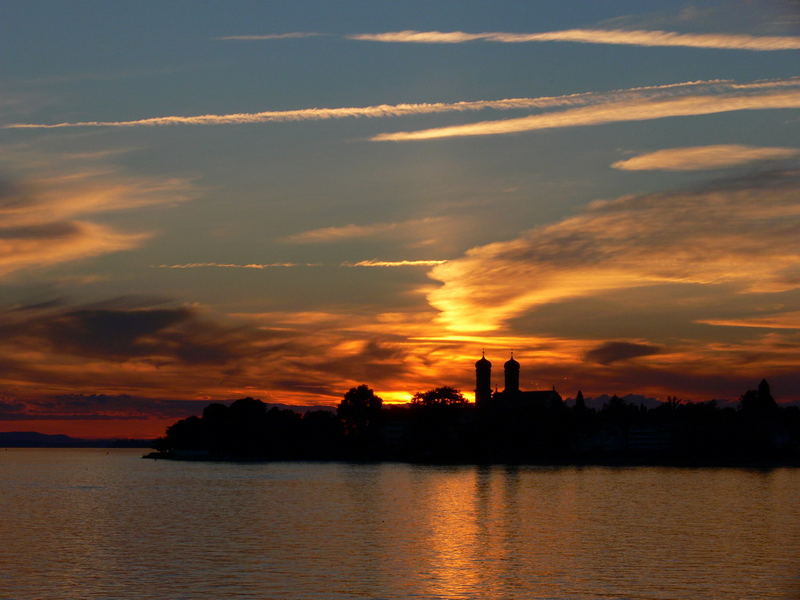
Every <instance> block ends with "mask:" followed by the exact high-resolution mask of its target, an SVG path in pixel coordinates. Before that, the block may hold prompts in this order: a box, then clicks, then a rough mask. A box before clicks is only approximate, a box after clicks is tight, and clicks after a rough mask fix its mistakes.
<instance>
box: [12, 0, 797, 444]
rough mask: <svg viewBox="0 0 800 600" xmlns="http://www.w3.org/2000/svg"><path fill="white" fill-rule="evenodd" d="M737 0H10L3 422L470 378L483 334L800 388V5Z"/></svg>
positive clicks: (68, 425) (577, 369)
mask: <svg viewBox="0 0 800 600" xmlns="http://www.w3.org/2000/svg"><path fill="white" fill-rule="evenodd" d="M733 3H734V4H736V7H735V8H736V9H735V10H731V3H730V2H725V3H704V4H703V5H702V6H698V5H694V4H691V3H688V2H672V1H665V2H658V3H644V4H643V3H641V2H633V1H630V2H627V1H623V2H618V3H613V4H612V3H596V2H577V3H574V4H570V6H569V7H564V6H563V5H562V3H559V2H555V1H543V2H539V3H536V7H535V10H534V8H533V7H532V6H531V5H530V4H528V3H520V2H510V1H509V2H503V1H500V2H480V1H473V0H470V1H468V2H459V3H456V2H450V1H449V0H448V1H443V2H440V3H436V4H434V5H432V4H430V3H423V2H421V1H419V2H418V1H411V2H408V3H402V5H401V3H394V2H389V1H388V0H387V1H378V2H374V3H370V4H369V5H368V6H365V5H364V4H363V3H359V2H351V1H350V0H343V1H342V2H341V3H337V6H336V7H333V6H330V5H329V4H330V3H325V2H322V1H321V0H316V1H311V0H300V1H298V2H296V3H291V6H289V3H286V4H285V5H277V6H276V5H266V4H262V3H250V2H234V3H232V4H231V5H230V6H228V5H226V7H223V6H222V5H209V6H202V7H200V6H198V5H193V9H192V11H188V12H187V11H186V10H185V5H184V4H183V3H181V2H166V3H159V4H158V5H156V4H148V3H145V4H144V5H141V6H133V5H130V6H108V5H106V4H104V3H101V2H88V3H83V4H81V5H80V6H77V5H75V6H65V5H63V4H62V3H57V2H47V1H42V2H37V3H36V4H37V5H38V9H37V10H36V11H33V10H30V3H28V2H21V1H12V2H8V3H5V4H4V6H3V7H2V8H0V28H2V35H0V46H2V51H3V52H4V55H6V56H14V57H15V60H14V61H6V62H5V63H4V64H3V65H2V66H0V82H2V88H0V89H2V92H0V334H1V335H0V359H2V363H3V365H4V366H3V368H2V369H0V430H2V431H11V430H38V431H43V432H48V433H72V434H75V435H84V436H95V437H97V436H102V435H127V436H144V435H148V436H150V435H153V436H154V435H158V434H160V433H161V432H162V431H163V427H164V426H165V425H166V424H168V423H170V422H172V421H174V420H175V419H176V418H179V417H183V416H186V415H188V414H196V413H197V412H198V411H199V409H200V408H201V407H202V405H203V404H204V403H206V402H208V401H212V400H229V399H234V398H238V397H242V396H248V395H249V396H255V397H260V398H263V399H265V400H268V401H273V402H281V403H285V404H328V405H331V404H335V403H337V402H338V400H339V398H340V397H341V395H342V394H343V392H344V391H346V390H347V389H348V388H349V387H351V386H353V385H358V384H360V383H367V384H369V385H370V386H371V387H373V388H375V389H376V390H377V391H378V392H379V394H381V395H382V396H383V397H384V398H385V399H386V400H387V401H393V402H399V401H403V400H404V399H407V398H408V397H409V396H410V394H412V393H413V392H415V391H420V390H425V389H429V388H431V387H434V386H437V385H453V386H456V387H459V388H461V389H462V390H464V391H465V392H467V393H468V395H471V392H472V388H473V386H474V381H473V363H474V360H476V359H477V358H478V357H479V356H480V352H481V349H482V348H486V351H487V356H488V357H489V358H490V359H491V360H492V361H493V362H494V365H495V373H494V382H495V383H496V384H497V385H502V372H501V371H502V363H503V361H504V360H506V358H507V356H508V354H509V352H510V351H512V350H513V351H514V355H515V357H517V358H518V360H520V362H521V363H522V381H521V383H522V386H523V388H525V389H536V388H547V389H549V388H550V387H551V386H553V385H555V386H556V387H557V388H558V389H559V391H561V392H562V394H563V395H564V396H565V397H567V396H573V395H574V394H575V393H576V392H577V391H578V389H582V390H583V392H584V394H585V395H587V396H597V395H601V394H604V393H608V394H613V393H617V394H621V395H624V394H628V393H633V394H642V395H646V396H651V397H657V398H663V397H665V396H667V395H677V396H679V397H681V398H684V399H687V400H708V399H712V398H721V399H731V400H735V399H736V398H737V397H738V396H739V395H740V394H741V393H743V392H744V391H745V390H746V389H748V388H749V387H753V386H754V385H755V384H756V383H757V382H758V380H759V379H760V378H762V377H767V378H768V379H769V380H770V382H771V384H772V387H773V391H774V393H775V395H776V396H777V397H778V399H780V400H785V401H798V400H800V376H798V373H800V322H798V314H800V268H799V267H798V265H800V241H798V240H800V200H798V198H800V143H798V140H800V110H798V108H800V72H799V71H798V68H797V65H798V53H799V52H800V50H799V49H800V8H798V6H797V4H796V3H792V2H784V1H779V0H775V1H774V2H764V3H759V5H758V6H754V5H753V4H751V3H748V2H744V1H742V2H739V1H738V0H734V1H733ZM456 6H458V10H455V7H456ZM423 7H424V8H425V10H422V8H423ZM156 10H158V12H159V15H160V17H161V18H159V19H157V20H154V19H153V18H152V16H153V13H154V11H156ZM178 17H180V18H178ZM55 22H58V23H60V24H61V26H59V28H58V30H57V31H54V30H53V29H52V23H55ZM617 348H624V349H625V352H624V353H621V354H619V355H618V356H617V355H615V349H617ZM598 357H601V358H602V360H600V358H598ZM198 407H200V408H198Z"/></svg>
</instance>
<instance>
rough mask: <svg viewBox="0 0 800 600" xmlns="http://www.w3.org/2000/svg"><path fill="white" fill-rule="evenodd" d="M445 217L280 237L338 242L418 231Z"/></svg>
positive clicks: (291, 240)
mask: <svg viewBox="0 0 800 600" xmlns="http://www.w3.org/2000/svg"><path fill="white" fill-rule="evenodd" d="M443 220H444V219H443V217H426V218H423V219H411V220H408V221H396V222H381V223H367V224H365V225H356V224H354V223H351V224H349V225H340V226H333V227H320V228H319V229H309V230H308V231H301V232H299V233H293V234H291V235H287V236H285V237H283V238H281V239H280V241H282V242H287V243H292V244H319V243H328V242H338V241H342V240H352V239H361V238H370V237H375V236H379V235H380V236H383V235H387V234H399V233H404V232H408V231H418V229H419V228H420V227H427V226H431V225H438V224H440V223H441V222H442V221H443Z"/></svg>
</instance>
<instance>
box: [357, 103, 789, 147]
mask: <svg viewBox="0 0 800 600" xmlns="http://www.w3.org/2000/svg"><path fill="white" fill-rule="evenodd" d="M782 108H800V91H790V92H779V93H767V94H725V95H699V96H687V97H682V98H671V99H666V100H663V99H649V100H644V101H612V102H607V103H605V104H600V105H597V106H587V107H581V108H573V109H567V110H562V111H556V112H550V113H545V114H539V115H531V116H528V117H520V118H517V119H503V120H495V121H481V122H478V123H470V124H467V125H454V126H450V127H437V128H433V129H421V130H417V131H398V132H393V133H381V134H379V135H376V136H374V137H372V138H371V139H372V141H378V142H386V141H393V142H399V141H411V140H432V139H441V138H454V137H467V136H479V135H503V134H510V133H520V132H523V131H534V130H539V129H553V128H560V127H580V126H588V125H602V124H605V123H620V122H626V121H645V120H649V119H663V118H666V117H686V116H696V115H709V114H715V113H723V112H731V111H737V110H767V109H782Z"/></svg>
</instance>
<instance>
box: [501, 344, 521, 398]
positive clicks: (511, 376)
mask: <svg viewBox="0 0 800 600" xmlns="http://www.w3.org/2000/svg"><path fill="white" fill-rule="evenodd" d="M503 370H504V371H505V376H506V377H505V378H506V389H505V390H503V391H504V392H506V393H507V394H508V393H511V394H516V393H518V392H519V363H518V362H517V361H515V360H514V353H513V352H512V353H511V358H510V359H509V360H507V361H506V364H505V365H503Z"/></svg>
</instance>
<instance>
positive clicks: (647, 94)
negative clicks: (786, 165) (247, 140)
mask: <svg viewBox="0 0 800 600" xmlns="http://www.w3.org/2000/svg"><path fill="white" fill-rule="evenodd" d="M799 84H800V79H788V80H777V81H773V82H769V81H767V82H758V85H759V87H766V88H769V87H780V86H782V85H799ZM733 85H735V84H734V83H733V82H731V81H730V80H724V79H711V80H702V81H684V82H677V83H668V84H663V85H652V86H640V87H633V88H627V89H619V90H612V91H609V92H578V93H574V94H565V95H560V96H540V97H531V98H505V99H500V100H464V101H459V102H422V103H404V104H378V105H373V106H360V107H340V108H301V109H293V110H272V111H261V112H251V113H229V114H208V115H191V116H185V115H169V116H162V117H148V118H145V119H135V120H130V121H74V122H63V123H49V124H48V123H13V124H10V125H5V126H4V129H62V128H71V127H160V126H169V125H241V124H249V123H271V122H290V121H323V120H329V119H352V118H390V117H404V116H410V115H426V114H437V113H459V112H461V113H463V112H475V111H481V110H520V109H548V108H559V107H564V106H585V105H590V104H598V103H603V102H609V101H611V100H625V99H627V100H634V99H647V98H657V97H661V96H662V95H663V94H665V93H667V94H675V93H683V91H684V90H693V89H698V88H705V87H708V88H710V89H713V90H719V91H725V90H729V89H731V86H733ZM736 85H739V86H741V85H747V84H736Z"/></svg>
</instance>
